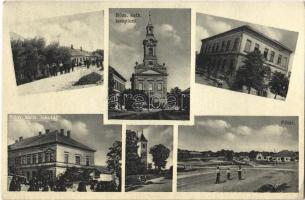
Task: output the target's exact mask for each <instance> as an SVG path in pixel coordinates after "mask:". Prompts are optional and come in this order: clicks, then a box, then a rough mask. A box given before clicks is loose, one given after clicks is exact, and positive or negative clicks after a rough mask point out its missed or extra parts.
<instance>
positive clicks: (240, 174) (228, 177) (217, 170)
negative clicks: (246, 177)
mask: <svg viewBox="0 0 305 200" xmlns="http://www.w3.org/2000/svg"><path fill="white" fill-rule="evenodd" d="M226 174H227V180H232V178H231V169H230V168H229V167H228V168H227V169H226ZM237 175H238V180H242V168H241V166H240V165H239V166H238V169H237ZM219 183H220V167H217V168H216V181H215V184H219Z"/></svg>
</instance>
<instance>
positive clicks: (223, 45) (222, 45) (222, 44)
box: [221, 41, 225, 51]
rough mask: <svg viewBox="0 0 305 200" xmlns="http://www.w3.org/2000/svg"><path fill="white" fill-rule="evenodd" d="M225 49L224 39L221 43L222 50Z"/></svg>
mask: <svg viewBox="0 0 305 200" xmlns="http://www.w3.org/2000/svg"><path fill="white" fill-rule="evenodd" d="M224 50H225V41H222V43H221V51H224Z"/></svg>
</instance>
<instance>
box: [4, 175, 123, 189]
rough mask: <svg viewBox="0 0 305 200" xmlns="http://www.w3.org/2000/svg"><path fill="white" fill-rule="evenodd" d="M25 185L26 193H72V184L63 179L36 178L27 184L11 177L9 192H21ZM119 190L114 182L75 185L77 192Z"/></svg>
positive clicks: (22, 180)
mask: <svg viewBox="0 0 305 200" xmlns="http://www.w3.org/2000/svg"><path fill="white" fill-rule="evenodd" d="M25 185H27V187H24V189H25V188H26V189H27V191H43V192H47V191H54V192H66V191H73V183H72V182H69V181H68V180H67V179H65V178H64V177H58V178H56V179H55V180H54V181H53V179H52V178H50V177H49V178H47V179H45V180H39V179H37V177H33V178H32V179H31V180H30V181H29V182H27V181H25V180H24V179H22V178H20V177H17V176H13V178H12V180H11V182H10V185H9V191H23V189H22V186H25ZM87 186H88V187H87ZM117 190H119V188H118V186H117V184H115V182H114V181H97V180H89V181H86V182H85V181H80V182H79V183H78V185H77V189H76V191H78V192H114V191H117Z"/></svg>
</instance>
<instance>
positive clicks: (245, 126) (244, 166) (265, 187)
mask: <svg viewBox="0 0 305 200" xmlns="http://www.w3.org/2000/svg"><path fill="white" fill-rule="evenodd" d="M298 130H299V125H298V117H293V116H283V117H278V116H198V117H196V119H195V125H194V126H179V130H178V131H179V136H178V138H179V139H178V155H177V192H215V193H216V192H218V193H220V192H254V193H264V192H268V193H270V192H272V193H298V192H299V134H298Z"/></svg>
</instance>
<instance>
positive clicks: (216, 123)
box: [197, 119, 231, 133]
mask: <svg viewBox="0 0 305 200" xmlns="http://www.w3.org/2000/svg"><path fill="white" fill-rule="evenodd" d="M197 124H198V125H199V126H200V125H201V126H204V127H206V128H209V129H212V131H215V132H218V133H221V132H224V131H225V130H226V129H228V128H230V127H231V125H230V124H229V123H227V122H226V121H224V120H211V119H209V120H203V121H200V122H198V123H197Z"/></svg>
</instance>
